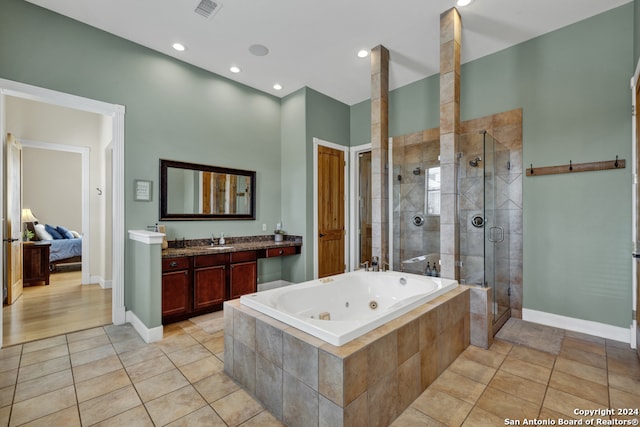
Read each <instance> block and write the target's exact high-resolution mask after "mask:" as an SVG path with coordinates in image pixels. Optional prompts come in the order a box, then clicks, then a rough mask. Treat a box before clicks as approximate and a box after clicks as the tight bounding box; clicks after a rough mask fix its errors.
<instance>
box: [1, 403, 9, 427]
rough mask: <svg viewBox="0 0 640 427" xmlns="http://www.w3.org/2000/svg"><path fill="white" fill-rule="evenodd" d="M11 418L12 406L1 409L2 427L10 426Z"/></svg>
mask: <svg viewBox="0 0 640 427" xmlns="http://www.w3.org/2000/svg"><path fill="white" fill-rule="evenodd" d="M10 416H11V406H5V407H4V408H0V425H3V426H8V425H9V417H10Z"/></svg>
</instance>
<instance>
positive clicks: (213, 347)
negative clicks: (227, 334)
mask: <svg viewBox="0 0 640 427" xmlns="http://www.w3.org/2000/svg"><path fill="white" fill-rule="evenodd" d="M202 345H204V346H205V347H206V348H207V349H208V350H209V351H210V352H211V353H213V354H217V353H222V352H223V351H224V331H220V332H217V333H215V334H213V335H212V336H211V338H210V339H208V340H206V341H203V342H202Z"/></svg>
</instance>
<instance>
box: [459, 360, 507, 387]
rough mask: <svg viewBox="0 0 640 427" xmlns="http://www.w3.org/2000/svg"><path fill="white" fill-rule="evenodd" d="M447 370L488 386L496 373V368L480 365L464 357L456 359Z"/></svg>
mask: <svg viewBox="0 0 640 427" xmlns="http://www.w3.org/2000/svg"><path fill="white" fill-rule="evenodd" d="M448 369H449V370H451V371H453V372H455V373H457V374H460V375H464V376H465V377H467V378H471V379H472V380H474V381H477V382H479V383H482V384H489V381H491V378H493V376H494V375H495V374H496V371H497V368H492V367H490V366H486V365H482V364H480V363H478V362H474V361H473V360H470V359H467V358H466V357H458V358H457V359H456V360H455V361H454V362H453V363H452V364H451V365H450V366H449V368H448Z"/></svg>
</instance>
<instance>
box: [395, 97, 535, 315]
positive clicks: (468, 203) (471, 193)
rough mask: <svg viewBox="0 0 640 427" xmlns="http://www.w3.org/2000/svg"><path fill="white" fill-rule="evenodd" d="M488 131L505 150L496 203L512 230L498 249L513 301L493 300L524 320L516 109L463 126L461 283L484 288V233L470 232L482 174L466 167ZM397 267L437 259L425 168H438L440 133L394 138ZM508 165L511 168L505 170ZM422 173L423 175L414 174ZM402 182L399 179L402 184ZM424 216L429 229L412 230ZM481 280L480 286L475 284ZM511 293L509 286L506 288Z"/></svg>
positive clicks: (502, 279) (411, 268) (414, 268)
mask: <svg viewBox="0 0 640 427" xmlns="http://www.w3.org/2000/svg"><path fill="white" fill-rule="evenodd" d="M483 130H486V131H487V132H488V133H489V134H490V135H492V136H493V137H494V138H495V139H496V141H498V142H499V144H500V145H501V146H502V147H504V148H505V150H503V151H502V152H500V153H498V155H497V156H496V162H497V165H498V167H497V168H496V177H495V179H496V181H497V186H496V192H497V193H496V194H495V196H496V200H497V205H496V207H497V209H498V210H499V212H500V215H504V216H506V218H501V220H502V221H503V222H506V223H508V224H509V231H508V235H507V236H505V243H506V242H508V245H504V246H502V247H498V250H497V256H498V257H502V258H506V259H508V264H509V272H508V273H506V274H504V275H499V276H498V277H497V280H498V282H499V283H504V284H506V283H508V284H510V288H511V296H509V295H508V294H507V293H506V292H502V293H498V294H497V295H494V298H495V299H496V300H497V301H498V302H500V303H502V304H506V305H508V306H509V307H510V308H511V316H513V317H517V318H521V317H522V171H523V168H522V110H521V109H516V110H511V111H506V112H503V113H498V114H494V115H491V116H486V117H482V118H479V119H474V120H468V121H466V122H462V124H461V135H460V141H459V149H460V150H461V152H462V153H463V157H462V159H461V161H460V168H459V170H458V174H459V177H460V180H459V186H458V192H459V198H458V200H459V202H458V203H459V204H460V214H459V216H460V218H459V221H460V229H459V230H460V260H461V261H462V264H463V266H462V267H461V272H460V277H461V278H465V279H466V280H467V282H468V283H475V282H476V281H477V282H478V283H481V281H482V276H483V264H482V250H483V244H484V243H483V242H484V238H483V231H482V229H474V228H473V227H471V226H469V224H470V222H469V221H470V218H471V216H472V215H473V213H478V212H481V208H482V206H481V201H482V194H483V188H482V168H481V167H480V168H471V167H469V164H468V161H469V160H470V159H473V158H475V157H476V156H480V157H482V135H481V134H480V131H483ZM392 144H393V174H394V175H393V189H392V191H393V242H394V243H393V248H394V249H393V260H394V261H393V263H394V266H393V268H394V270H399V269H400V262H401V261H402V260H407V259H410V258H413V257H416V256H419V255H429V254H439V252H440V218H439V217H437V216H428V215H424V214H425V206H424V197H425V189H424V187H425V177H424V171H425V169H426V168H428V167H431V166H433V165H437V164H438V155H439V151H440V150H439V148H440V146H439V130H438V129H437V128H436V129H428V130H425V131H420V132H414V133H411V134H406V135H401V136H396V137H394V138H393V142H392ZM507 162H509V165H510V168H509V169H508V168H507ZM416 168H420V170H421V173H420V175H414V174H413V171H414V170H415V169H416ZM398 176H400V179H398ZM417 213H421V214H423V215H424V217H425V220H426V221H425V224H424V225H423V226H421V227H418V226H415V225H413V223H412V222H411V218H412V217H413V216H414V215H415V214H417ZM404 270H405V271H408V272H415V273H421V272H422V271H423V270H424V263H418V264H404ZM473 278H477V279H478V280H474V279H473ZM504 288H505V289H507V286H505V287H504Z"/></svg>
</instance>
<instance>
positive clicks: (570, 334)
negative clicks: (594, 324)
mask: <svg viewBox="0 0 640 427" xmlns="http://www.w3.org/2000/svg"><path fill="white" fill-rule="evenodd" d="M564 336H565V337H568V338H575V339H577V340H581V341H586V342H590V343H594V344H599V345H602V346H606V342H607V340H606V339H604V338H601V337H596V336H593V335H587V334H583V333H581V332H574V331H565V332H564Z"/></svg>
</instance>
